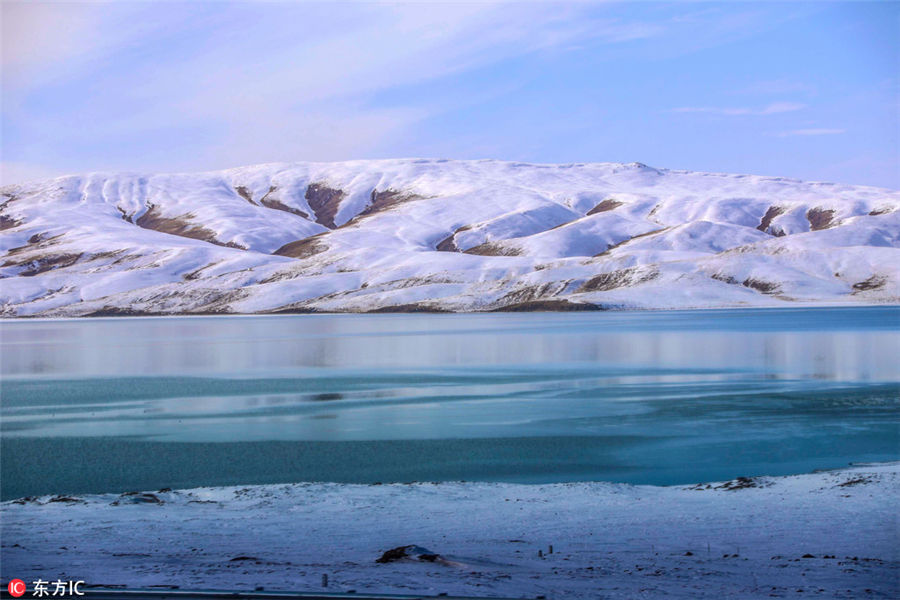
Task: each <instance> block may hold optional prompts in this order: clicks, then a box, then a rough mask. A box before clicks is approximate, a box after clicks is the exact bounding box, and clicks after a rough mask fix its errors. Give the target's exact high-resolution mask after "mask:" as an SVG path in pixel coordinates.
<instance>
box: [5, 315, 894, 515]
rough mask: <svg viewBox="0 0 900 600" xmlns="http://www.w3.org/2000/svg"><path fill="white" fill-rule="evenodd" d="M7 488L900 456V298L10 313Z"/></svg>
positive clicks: (658, 473)
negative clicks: (542, 307)
mask: <svg viewBox="0 0 900 600" xmlns="http://www.w3.org/2000/svg"><path fill="white" fill-rule="evenodd" d="M0 352H2V354H0V374H2V387H0V393H2V403H0V451H2V457H3V460H2V463H0V469H2V472H0V481H2V488H0V495H2V498H3V499H10V498H15V497H20V496H24V495H37V494H49V493H73V494H74V493H91V492H121V491H126V490H145V489H157V488H161V487H173V488H178V487H196V486H201V485H237V484H259V483H280V482H296V481H338V482H359V483H374V482H393V481H443V480H480V481H508V482H523V483H532V482H564V481H585V480H602V481H618V482H630V483H639V484H660V485H668V484H681V483H694V482H700V481H710V480H721V479H728V478H732V477H736V476H742V475H746V476H754V475H781V474H789V473H802V472H809V471H812V470H814V469H827V468H836V467H841V466H846V465H847V464H848V463H851V462H874V461H886V460H898V459H900V386H898V382H900V361H898V356H900V308H897V307H869V308H797V309H752V310H751V309H748V310H704V311H647V312H591V313H491V314H396V315H391V314H378V315H350V314H347V315H315V314H313V315H283V316H280V315H279V316H221V317H219V316H204V317H171V318H168V317H159V318H109V319H82V320H3V321H2V323H0Z"/></svg>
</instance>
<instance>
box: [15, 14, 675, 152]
mask: <svg viewBox="0 0 900 600" xmlns="http://www.w3.org/2000/svg"><path fill="white" fill-rule="evenodd" d="M55 6H56V5H52V6H51V5H49V4H42V3H25V2H11V3H6V2H4V4H3V13H4V14H3V17H4V19H3V34H4V35H3V52H2V59H3V60H2V63H3V70H2V71H3V82H2V83H3V88H4V104H5V106H4V112H5V113H6V117H7V118H11V119H13V120H14V121H15V122H16V124H17V126H19V127H22V128H23V129H27V130H28V131H29V134H30V135H29V137H30V138H31V139H47V140H50V139H53V140H54V141H55V142H56V146H57V147H64V146H67V145H71V146H72V147H74V146H77V145H79V144H81V143H83V140H85V139H96V140H103V139H106V140H111V141H112V143H121V144H123V145H125V144H126V143H127V142H126V141H127V140H129V139H141V140H142V142H144V143H146V141H147V140H148V139H149V138H150V137H151V136H154V135H155V136H158V137H163V135H162V132H164V131H167V132H168V137H169V138H170V139H178V140H179V141H181V140H185V141H188V142H189V143H193V144H194V145H195V146H201V147H202V150H201V151H200V152H194V153H192V156H193V158H192V161H193V163H192V164H190V165H186V166H187V167H188V168H196V167H201V168H202V167H206V166H210V167H212V166H216V165H221V164H222V163H224V164H241V163H248V162H262V161H276V160H304V159H309V160H333V159H341V158H348V157H362V156H365V155H367V154H369V153H371V152H373V149H375V148H378V147H380V146H384V144H386V143H389V142H390V140H392V139H394V138H396V137H397V136H400V135H402V134H403V132H405V131H409V130H410V128H412V127H414V126H415V125H416V123H418V122H421V121H422V120H423V119H426V118H428V117H430V116H433V115H435V114H439V113H440V111H441V110H443V107H442V106H441V105H440V104H439V103H435V102H431V103H427V104H422V103H421V102H420V103H413V102H411V103H409V105H404V103H403V102H402V101H400V102H394V103H393V105H392V106H390V107H383V106H373V102H372V98H373V97H374V96H375V95H377V94H379V93H382V92H384V91H386V90H396V89H402V88H403V87H404V86H415V85H421V84H423V83H426V82H431V81H434V80H437V79H440V78H446V77H452V76H455V75H458V74H461V73H466V72H472V71H475V70H477V69H481V68H484V67H489V66H491V65H494V64H497V63H500V62H502V61H505V60H509V59H514V58H516V57H522V56H527V55H532V54H537V53H540V54H543V55H547V54H550V53H565V52H569V51H571V50H572V49H573V48H578V47H579V46H580V45H582V44H586V43H599V44H608V45H614V44H621V43H627V42H632V41H634V40H639V39H646V38H649V37H653V36H656V35H659V34H660V32H661V31H662V30H663V27H662V26H661V25H658V24H652V23H643V22H641V21H640V20H634V19H627V18H619V17H609V16H604V15H603V14H602V13H601V14H598V13H597V11H595V10H593V7H592V6H590V4H589V3H584V4H582V3H573V4H564V5H556V4H553V5H550V4H542V3H527V2H526V3H514V4H511V3H505V2H472V3H425V2H422V3H412V4H404V5H395V4H381V3H363V2H361V3H334V4H324V3H323V4H319V3H296V4H294V3H284V4H269V3H260V4H257V3H236V4H230V3H224V4H218V3H216V4H214V5H205V4H204V3H196V4H194V3H166V4H164V5H157V6H153V5H148V4H144V3H128V2H125V3H120V4H110V5H107V4H103V5H102V6H101V5H94V4H90V3H88V4H72V5H65V6H64V9H63V11H62V12H56V8H55ZM159 6H165V10H161V9H160V8H159ZM50 90H52V91H53V93H52V96H53V97H54V98H55V99H53V100H48V101H47V102H46V103H45V104H44V106H41V107H36V106H34V105H33V104H32V99H33V98H35V97H36V94H43V95H45V96H48V97H49V96H50V95H51V94H50V92H49V91H50ZM65 94H69V95H70V96H71V97H69V98H68V101H67V102H62V101H61V100H56V98H59V99H61V98H62V97H63V96H64V95H65ZM50 103H52V104H53V105H52V106H49V104H50ZM48 108H51V110H48ZM200 138H202V139H203V143H202V144H200V143H197V140H198V139H200ZM17 158H19V157H17ZM113 160H115V159H113ZM142 161H144V163H145V164H148V165H152V164H154V163H155V161H154V159H153V157H151V156H148V155H146V154H145V155H144V156H143V157H142ZM159 162H160V163H161V164H164V163H165V162H166V159H165V157H164V156H162V157H161V158H160V161H159ZM97 166H98V167H101V168H119V165H118V164H102V163H101V164H99V165H97Z"/></svg>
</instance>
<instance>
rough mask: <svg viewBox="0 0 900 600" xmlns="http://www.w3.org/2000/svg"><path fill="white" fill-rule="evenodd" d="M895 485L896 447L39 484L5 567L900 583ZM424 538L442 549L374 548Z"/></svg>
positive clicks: (468, 583)
mask: <svg viewBox="0 0 900 600" xmlns="http://www.w3.org/2000/svg"><path fill="white" fill-rule="evenodd" d="M35 476H39V475H38V474H36V475H35ZM898 499H900V464H897V463H894V464H884V465H869V466H859V467H855V468H849V469H846V470H841V471H831V472H823V473H814V474H808V475H800V476H792V477H779V478H758V479H753V480H747V481H741V480H736V481H732V482H726V483H724V484H711V485H698V486H691V487H651V486H629V485H623V484H610V483H575V484H554V485H512V484H490V483H442V484H428V483H417V484H394V485H341V484H296V485H269V486H254V487H248V488H238V487H229V488H198V489H193V490H183V491H160V492H154V493H153V494H147V495H124V496H118V495H114V494H107V495H98V496H87V497H82V498H70V499H65V498H62V499H60V498H57V499H56V500H57V501H51V498H50V497H43V498H39V499H36V500H28V501H25V502H22V503H17V502H11V503H5V504H3V505H2V516H3V519H2V534H3V536H2V537H3V548H2V559H3V560H2V565H3V577H5V578H6V579H8V578H10V577H19V578H22V579H24V580H25V581H32V580H36V579H37V578H38V577H41V578H43V579H44V580H47V579H55V578H57V577H60V578H62V579H69V578H72V579H83V580H86V581H87V582H88V583H89V584H92V585H127V586H128V587H147V586H152V585H179V586H181V587H182V588H188V587H190V588H231V589H253V588H254V587H256V586H264V587H265V588H267V589H288V590H292V591H302V590H321V589H322V588H321V584H322V575H323V574H327V575H328V577H329V587H328V590H327V591H346V590H350V589H354V590H357V591H360V592H362V591H371V592H393V593H425V592H428V593H432V594H438V593H441V592H447V593H450V594H460V595H484V596H512V597H531V598H533V597H536V596H539V595H544V596H546V597H548V598H641V597H648V598H651V597H652V598H655V597H670V598H757V597H770V596H771V597H788V598H802V597H810V598H897V597H900V570H898V567H900V562H898V561H900V542H898V539H900V538H898V533H900V532H898V517H897V515H898V509H900V506H898V503H900V502H898ZM410 544H416V545H419V546H422V547H424V548H427V549H428V550H430V551H431V552H434V553H438V554H440V555H441V557H442V558H439V559H438V560H436V561H434V562H427V561H420V560H416V559H404V560H401V561H398V562H390V563H384V564H382V563H377V562H375V561H376V559H377V558H379V557H380V556H381V554H382V553H383V552H384V551H386V550H388V549H391V548H394V547H397V546H405V545H410ZM551 545H552V546H553V552H552V554H551V553H550V546H551ZM539 551H540V552H541V553H542V554H543V556H539Z"/></svg>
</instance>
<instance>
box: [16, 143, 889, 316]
mask: <svg viewBox="0 0 900 600" xmlns="http://www.w3.org/2000/svg"><path fill="white" fill-rule="evenodd" d="M312 184H316V185H318V186H325V187H328V188H330V189H333V190H340V192H341V193H342V196H340V199H339V201H335V202H336V203H335V205H334V206H332V207H331V210H332V211H333V214H334V222H335V225H336V228H334V229H329V228H328V227H326V226H324V225H322V224H320V223H319V222H317V215H316V214H315V212H314V210H313V209H312V208H311V206H310V202H309V201H308V200H307V196H308V188H309V186H311V185H312ZM375 191H377V192H386V191H393V192H397V193H398V195H397V197H400V198H401V199H402V200H403V201H401V202H399V203H397V204H394V205H392V206H388V207H386V208H384V209H382V210H380V211H375V212H369V213H368V214H362V213H363V211H365V210H366V209H367V208H368V207H369V205H370V203H371V199H372V194H373V192H375ZM0 194H2V201H3V202H2V206H0V214H2V216H3V219H4V220H3V226H4V227H5V229H3V230H2V233H0V251H3V252H4V256H3V259H2V262H0V278H2V286H0V314H2V315H3V316H82V315H88V314H92V313H95V312H98V311H101V312H102V311H105V310H107V309H110V308H114V309H120V310H125V311H132V312H142V313H205V312H257V311H263V312H265V311H275V310H279V309H283V308H291V309H304V310H327V311H367V310H373V309H379V308H385V307H391V306H397V305H404V304H410V303H422V304H425V305H427V306H429V307H433V308H440V309H443V310H454V311H473V310H493V309H496V308H500V307H502V306H504V305H507V304H511V303H514V300H513V299H522V298H526V299H527V300H528V301H541V300H562V299H565V300H569V301H572V302H589V303H596V304H600V305H603V306H606V307H612V308H710V307H740V306H779V305H785V304H791V305H797V304H801V305H805V304H877V303H897V302H900V211H898V208H900V192H897V191H892V190H886V189H878V188H872V187H864V186H847V185H836V184H828V183H809V182H802V181H796V180H791V179H784V178H772V177H761V176H751V175H726V174H713V173H695V172H687V171H673V170H667V169H656V168H652V167H648V166H646V165H641V164H637V163H632V164H628V165H624V164H616V163H595V164H580V163H579V164H568V165H540V164H526V163H511V162H502V161H494V160H477V161H447V160H423V159H397V160H373V161H350V162H342V163H291V164H267V165H257V166H250V167H242V168H238V169H231V170H227V171H214V172H207V173H183V174H155V175H151V174H134V173H122V174H117V173H90V174H86V175H80V176H68V177H61V178H58V179H53V180H48V181H38V182H32V183H27V184H22V185H12V186H6V187H4V188H2V190H0ZM264 198H266V199H267V201H273V202H276V203H280V205H281V208H287V210H281V209H278V208H272V206H273V204H272V203H271V202H270V203H269V206H266V205H263V204H261V202H262V200H263V199H264ZM601 202H605V204H604V208H605V210H600V211H599V212H598V211H595V212H594V213H593V214H590V215H588V213H589V212H591V211H592V210H593V209H595V207H597V206H598V205H599V204H600V203H601ZM276 205H277V204H276ZM610 207H611V208H610ZM150 211H152V213H151V212H150ZM290 211H294V212H290ZM298 212H302V213H305V214H306V215H307V217H304V216H302V214H298ZM148 213H149V214H150V216H153V217H155V218H157V219H162V220H164V221H165V222H164V223H163V224H162V225H159V226H156V229H148V228H145V227H142V226H139V225H138V224H137V223H138V220H139V219H141V217H142V216H145V217H146V215H148ZM766 215H769V217H766ZM773 215H774V216H773ZM815 215H819V216H818V219H817V218H816V217H815ZM764 217H766V221H767V222H768V226H767V227H765V229H766V230H765V231H761V230H759V229H758V228H759V227H760V226H761V225H762V224H763V221H764ZM146 220H147V219H146V218H145V222H143V224H144V225H145V226H146V225H147V223H146ZM166 220H167V221H166ZM814 220H817V221H819V222H817V225H816V227H815V230H813V226H812V225H813V224H812V221H814ZM185 236H188V237H185ZM311 236H317V237H316V238H315V240H314V242H315V245H316V248H317V249H318V250H320V252H318V253H314V254H311V255H309V256H302V257H299V258H292V257H289V256H280V255H276V254H273V253H274V252H276V251H277V250H278V249H279V248H281V247H282V246H284V245H285V244H288V243H290V242H294V241H298V240H304V239H308V238H310V237H311ZM447 239H452V240H453V246H455V250H458V251H437V250H436V247H437V246H438V244H439V243H441V242H442V241H444V240H447ZM449 249H450V250H453V249H454V248H452V247H451V248H449ZM465 251H470V252H471V253H469V254H466V253H464V252H465ZM636 267H640V268H642V269H645V270H644V271H642V272H643V273H644V275H646V277H630V278H624V279H622V278H620V279H621V281H618V282H617V283H616V284H615V285H607V286H604V289H595V290H587V289H584V288H583V286H584V284H585V283H586V282H588V281H590V280H591V279H592V278H594V277H596V276H597V275H600V274H609V273H614V272H617V271H622V270H625V269H629V268H636ZM348 273H352V274H354V275H353V276H347V274H348ZM535 282H540V287H539V288H538V287H535ZM518 301H523V300H518Z"/></svg>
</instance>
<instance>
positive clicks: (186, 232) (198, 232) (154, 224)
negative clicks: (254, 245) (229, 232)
mask: <svg viewBox="0 0 900 600" xmlns="http://www.w3.org/2000/svg"><path fill="white" fill-rule="evenodd" d="M194 218H196V217H195V216H194V215H193V214H191V213H188V214H185V215H180V216H178V217H164V216H162V215H161V214H160V211H159V210H158V209H157V207H156V206H154V205H152V204H150V205H148V208H147V212H145V213H144V214H143V215H141V216H140V217H138V219H137V221H135V222H134V224H135V225H137V226H138V227H143V228H144V229H152V230H153V231H159V232H160V233H168V234H170V235H177V236H180V237H186V238H191V239H194V240H202V241H204V242H209V243H210V244H215V245H217V246H227V247H229V248H238V249H241V250H246V248H244V247H243V246H241V245H239V244H235V243H234V242H228V243H222V242H220V241H219V240H218V239H217V238H216V234H215V232H213V231H211V230H209V229H207V228H205V227H203V226H201V225H194V224H192V223H190V222H189V221H190V219H194Z"/></svg>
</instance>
